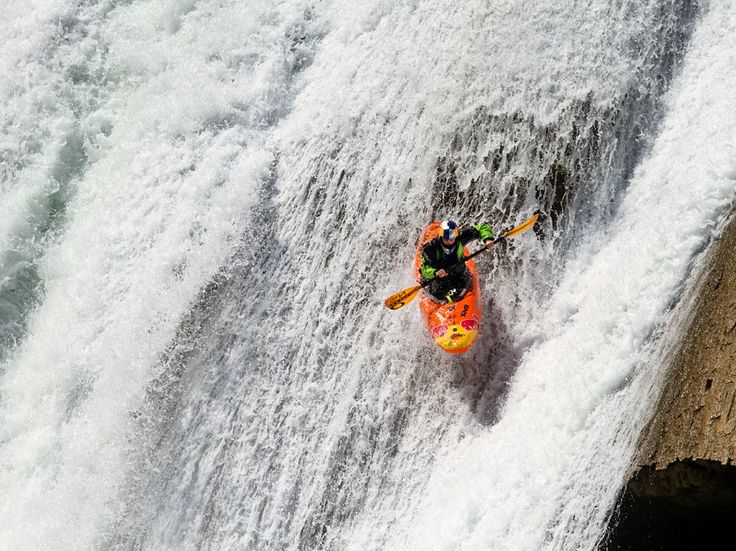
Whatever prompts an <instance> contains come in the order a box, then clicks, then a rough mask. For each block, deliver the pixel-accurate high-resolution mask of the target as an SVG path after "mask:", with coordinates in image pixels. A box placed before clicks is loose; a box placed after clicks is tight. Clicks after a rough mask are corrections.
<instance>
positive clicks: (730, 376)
mask: <svg viewBox="0 0 736 551" xmlns="http://www.w3.org/2000/svg"><path fill="white" fill-rule="evenodd" d="M715 246H716V247H718V248H717V250H716V252H715V254H714V256H713V257H712V259H711V263H710V266H709V267H708V268H706V269H707V270H709V271H708V273H707V276H706V279H705V283H704V285H703V287H702V289H701V291H700V296H699V297H698V302H697V306H696V309H695V312H694V317H693V319H692V322H691V324H690V327H689V329H688V330H687V332H686V334H685V337H684V339H683V341H682V345H681V348H680V350H679V353H678V354H677V355H676V356H675V358H674V364H673V365H672V367H671V371H670V374H669V378H668V383H667V386H666V388H665V389H664V391H663V394H662V397H661V399H660V402H659V404H658V406H657V410H656V412H655V415H654V417H653V419H652V421H651V423H650V425H649V427H648V429H647V431H645V435H644V438H643V441H642V446H641V450H640V455H639V459H638V462H637V465H635V469H634V472H633V474H632V476H631V479H630V481H629V483H628V485H627V488H626V490H625V492H624V495H623V497H622V501H621V506H620V509H619V512H618V515H617V516H616V518H615V519H614V521H613V523H612V528H611V531H610V537H609V539H608V541H607V542H606V544H605V545H604V548H606V549H610V550H613V549H632V550H633V549H648V550H654V549H736V543H734V542H733V541H734V540H733V533H732V532H733V531H732V530H731V528H732V526H733V522H734V521H736V466H734V465H733V463H734V462H736V219H734V220H733V221H732V222H731V223H730V224H729V225H728V226H727V228H726V229H725V231H724V232H723V235H722V236H721V239H720V240H719V242H717V243H716V244H715ZM724 536H725V537H728V539H726V540H721V541H726V542H730V543H729V544H728V545H726V544H723V543H720V542H719V541H718V538H720V537H724Z"/></svg>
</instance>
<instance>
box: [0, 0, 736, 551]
mask: <svg viewBox="0 0 736 551" xmlns="http://www.w3.org/2000/svg"><path fill="white" fill-rule="evenodd" d="M735 11H736V10H734V9H733V7H732V6H731V5H730V3H729V2H726V1H717V0H712V1H711V2H709V3H708V5H707V6H699V5H697V4H695V3H693V2H691V1H689V0H669V1H665V2H662V1H658V2H654V1H649V2H648V1H643V0H629V1H627V0H621V1H618V2H613V3H612V2H604V1H603V0H600V1H599V0H590V1H588V2H584V3H583V2H579V1H575V0H566V1H563V2H558V3H556V4H555V5H554V7H550V6H549V5H548V4H547V3H546V2H541V1H540V2H529V3H527V4H525V5H524V6H523V7H522V6H519V5H518V4H514V3H512V2H508V1H506V0H494V1H491V2H474V1H473V2H465V3H462V4H461V5H458V3H457V2H450V1H449V0H447V1H440V2H436V1H435V2H409V1H407V2H385V1H380V0H373V1H368V2H353V1H348V0H343V1H338V0H335V1H334V2H327V1H325V2H307V1H298V0H284V1H281V2H265V1H264V2H259V1H256V2H249V3H248V5H247V6H244V5H243V4H242V3H239V2H209V1H199V2H197V1H189V2H174V1H171V2H153V1H142V0H141V1H133V2H124V3H121V2H113V1H106V2H105V1H102V2H97V3H89V2H79V3H78V4H77V5H72V4H69V3H67V4H62V3H60V2H51V1H49V2H38V3H36V4H34V5H32V6H30V7H29V6H26V5H21V3H16V5H14V6H11V7H9V8H8V10H6V12H5V13H3V14H2V16H0V17H2V18H3V19H2V22H3V26H2V27H0V32H1V33H2V34H3V36H2V38H3V40H2V50H0V54H2V55H0V60H1V61H0V63H2V64H3V69H4V73H5V74H7V75H9V76H8V78H7V79H6V80H5V81H3V83H2V84H0V91H1V93H2V98H3V104H2V107H0V117H1V118H0V124H2V128H3V134H2V140H3V141H2V143H0V161H2V169H1V171H0V176H1V177H2V180H1V181H0V207H2V215H3V216H2V219H0V246H1V247H2V250H0V278H1V279H0V328H2V335H0V361H2V364H0V377H2V378H1V379H0V419H1V420H2V425H1V426H0V466H1V467H2V468H1V469H0V490H1V491H2V495H3V496H5V499H4V500H3V501H2V503H0V518H3V522H2V524H0V548H7V549H19V548H53V549H80V548H81V549H85V548H101V549H108V548H120V549H130V548H143V549H200V548H208V549H315V548H326V549H406V548H411V549H512V550H515V549H520V550H525V549H546V548H548V549H591V548H594V547H595V545H596V543H597V542H598V541H599V540H600V538H601V537H602V534H603V530H604V527H605V523H606V521H607V519H608V517H609V515H610V513H611V510H612V508H613V505H614V502H615V498H616V495H617V493H618V491H619V489H620V486H621V484H622V481H623V477H624V474H625V470H626V468H627V467H628V464H629V461H630V458H631V456H632V454H633V451H634V449H635V444H636V438H637V436H638V433H639V431H640V429H641V426H642V424H643V423H644V422H645V421H646V415H647V413H648V412H649V410H650V409H651V403H652V399H653V397H654V396H655V395H656V392H657V389H658V382H659V380H660V379H661V377H662V370H663V367H664V365H662V363H663V362H661V361H658V352H657V351H658V350H659V348H658V347H657V342H658V339H659V338H660V336H661V334H662V333H663V331H666V329H667V323H668V320H670V319H671V318H672V307H673V306H674V305H675V304H676V302H677V300H678V297H680V296H681V293H682V290H683V289H684V288H685V287H686V286H687V282H688V281H689V278H690V273H691V270H692V267H693V259H694V258H696V256H697V255H698V253H699V252H700V251H702V250H703V248H704V247H705V246H706V244H707V243H708V241H709V239H710V237H711V236H712V235H713V233H714V232H715V231H716V230H717V227H718V223H719V221H720V220H722V219H723V217H724V216H726V215H727V213H728V211H729V208H730V207H732V205H733V201H734V196H735V195H736V184H735V183H734V180H735V178H736V155H735V154H734V149H733V144H732V140H733V136H734V135H736V132H735V131H736V115H735V114H734V112H733V109H732V108H731V105H730V102H729V94H730V92H731V90H733V89H734V85H736V82H733V80H734V78H736V77H734V75H733V71H731V69H730V68H731V67H733V66H734V62H736V59H734V58H735V57H736V38H734V37H736V34H735V33H734V31H736V13H735ZM536 208H541V209H542V210H543V211H544V212H545V214H546V218H545V221H544V222H543V223H542V224H541V225H540V226H539V227H538V228H536V230H537V231H536V232H535V233H534V234H532V233H531V232H528V233H527V234H524V235H522V236H519V237H517V238H515V239H514V240H513V241H512V242H509V243H508V244H507V245H505V246H504V247H499V250H498V251H497V252H496V253H494V255H493V256H492V257H491V255H489V258H487V259H485V260H482V261H481V262H480V263H479V269H480V271H481V273H482V284H483V286H484V297H485V300H484V310H485V317H484V320H483V326H482V329H481V335H480V338H479V341H478V343H477V345H476V346H475V348H474V349H473V350H472V351H471V352H470V353H469V354H467V355H466V356H463V357H460V358H455V357H448V356H446V355H444V354H443V353H442V352H440V351H439V350H438V349H436V348H435V347H434V346H433V345H432V343H431V342H429V338H428V337H427V336H426V335H425V334H424V330H423V327H422V325H421V323H420V320H419V316H418V313H417V312H416V310H415V308H414V305H410V306H407V307H406V308H404V309H402V310H401V311H398V312H388V311H386V309H385V308H384V307H383V305H382V300H383V298H385V296H387V295H388V294H390V293H392V292H394V291H396V290H398V289H400V288H401V287H403V286H407V285H409V284H411V280H410V277H409V268H410V265H411V261H412V259H413V252H414V241H415V239H416V237H417V236H418V234H419V232H420V230H421V228H423V227H424V225H426V224H427V223H428V222H429V221H431V220H432V219H434V218H437V217H443V216H448V215H451V216H454V217H456V218H458V219H460V220H462V221H465V222H471V221H472V222H475V221H481V220H487V221H489V222H491V223H492V224H493V225H494V227H496V228H497V229H500V228H502V227H505V226H507V225H512V224H514V223H516V222H519V221H521V220H522V219H523V218H525V217H526V216H528V215H529V214H530V213H531V211H532V210H534V209H536Z"/></svg>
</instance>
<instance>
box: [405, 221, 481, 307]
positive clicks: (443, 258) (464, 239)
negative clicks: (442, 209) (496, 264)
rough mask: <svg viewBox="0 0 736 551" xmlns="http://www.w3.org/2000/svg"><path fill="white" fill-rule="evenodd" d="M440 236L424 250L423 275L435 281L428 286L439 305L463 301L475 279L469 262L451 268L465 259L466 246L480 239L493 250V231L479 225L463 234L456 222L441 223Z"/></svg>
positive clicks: (420, 269)
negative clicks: (468, 264) (472, 280)
mask: <svg viewBox="0 0 736 551" xmlns="http://www.w3.org/2000/svg"><path fill="white" fill-rule="evenodd" d="M438 233H439V235H437V237H436V238H434V239H433V240H432V241H430V242H429V243H427V244H426V245H425V246H424V248H423V249H422V265H421V267H420V268H419V273H420V274H421V276H422V279H423V280H434V281H432V282H431V283H430V284H428V285H427V286H426V287H425V290H426V291H428V292H429V294H430V295H432V297H433V298H434V299H435V300H437V302H455V301H457V300H460V299H461V298H462V297H463V296H464V295H465V292H466V291H467V289H468V287H469V286H470V282H471V278H470V272H469V271H468V268H467V267H466V266H465V263H464V262H463V263H462V264H459V265H457V266H455V267H454V268H451V266H453V265H454V264H456V263H457V262H458V261H459V260H460V259H462V258H463V254H464V253H463V251H464V248H465V245H467V244H468V243H469V242H471V241H473V240H475V239H480V240H482V241H483V242H484V243H485V247H486V249H492V248H493V230H492V229H491V226H489V225H488V224H476V225H475V226H473V227H470V228H466V229H464V230H462V231H460V228H459V227H458V225H457V223H456V222H454V221H453V220H445V221H443V222H442V223H441V224H440V227H439V232H438Z"/></svg>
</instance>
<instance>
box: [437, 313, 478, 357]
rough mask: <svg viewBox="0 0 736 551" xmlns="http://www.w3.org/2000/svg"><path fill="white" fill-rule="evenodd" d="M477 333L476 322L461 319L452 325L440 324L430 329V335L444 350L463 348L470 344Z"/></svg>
mask: <svg viewBox="0 0 736 551" xmlns="http://www.w3.org/2000/svg"><path fill="white" fill-rule="evenodd" d="M477 335H478V322H477V321H475V320H474V319H466V320H462V321H461V322H460V323H455V324H452V325H440V326H437V327H435V328H434V329H432V337H433V338H434V340H435V341H437V344H439V345H440V346H441V347H442V348H444V349H445V350H449V351H452V350H454V349H463V348H467V347H468V346H470V345H471V344H472V343H473V341H474V340H475V337H476V336H477Z"/></svg>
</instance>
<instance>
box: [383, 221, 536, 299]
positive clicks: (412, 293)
mask: <svg viewBox="0 0 736 551" xmlns="http://www.w3.org/2000/svg"><path fill="white" fill-rule="evenodd" d="M538 218H539V212H536V213H534V215H533V216H532V217H531V218H529V219H528V220H527V221H525V222H522V223H521V224H519V225H518V226H516V227H514V228H511V229H510V230H506V231H505V232H502V233H501V235H499V236H498V237H497V238H496V239H494V240H493V242H494V243H500V242H501V241H503V240H504V239H508V238H509V237H514V236H515V235H519V234H520V233H523V232H525V231H526V230H528V229H529V228H531V227H532V226H533V225H534V223H535V222H536V221H537V219H538ZM487 250H488V249H486V248H485V247H483V248H482V249H480V250H478V251H475V252H474V253H473V254H470V255H468V256H466V257H463V259H462V260H460V261H458V262H456V263H455V264H453V265H452V266H450V267H449V268H447V271H449V270H451V269H453V268H454V267H455V266H459V265H460V264H463V263H465V262H467V261H468V260H470V259H471V258H473V257H475V256H478V255H479V254H480V253H482V252H483V251H487ZM431 281H434V280H433V279H429V280H427V281H423V282H422V283H420V284H419V285H415V286H414V287H409V288H408V289H404V290H403V291H399V292H398V293H395V294H393V295H391V296H390V297H388V298H387V299H386V300H385V301H384V304H385V305H386V308H388V309H389V310H398V309H399V308H402V307H403V306H405V305H407V304H409V303H410V302H411V301H412V300H414V297H416V296H417V293H418V292H419V290H420V289H421V288H422V287H426V286H427V285H429V283H430V282H431Z"/></svg>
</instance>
